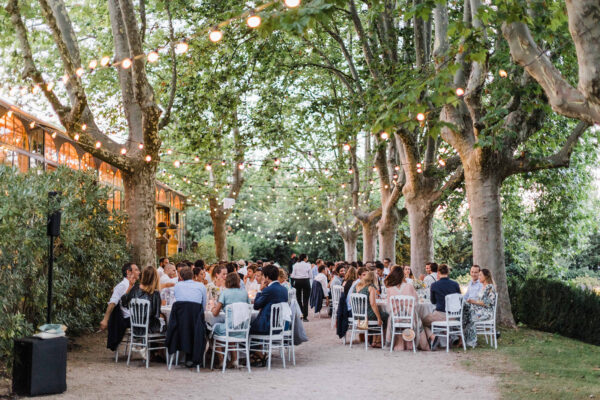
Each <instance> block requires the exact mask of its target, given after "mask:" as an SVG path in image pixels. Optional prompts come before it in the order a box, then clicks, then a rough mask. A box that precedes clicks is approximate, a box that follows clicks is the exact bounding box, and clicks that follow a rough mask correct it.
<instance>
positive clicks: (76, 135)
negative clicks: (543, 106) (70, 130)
mask: <svg viewBox="0 0 600 400" xmlns="http://www.w3.org/2000/svg"><path fill="white" fill-rule="evenodd" d="M73 139H75V141H77V140H79V133H76V134H75V135H74V136H73Z"/></svg>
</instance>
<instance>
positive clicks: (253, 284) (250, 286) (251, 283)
mask: <svg viewBox="0 0 600 400" xmlns="http://www.w3.org/2000/svg"><path fill="white" fill-rule="evenodd" d="M245 285H246V291H247V292H250V291H251V290H256V291H257V292H258V291H259V290H260V285H259V284H258V282H257V281H256V279H253V280H247V281H246V284H245Z"/></svg>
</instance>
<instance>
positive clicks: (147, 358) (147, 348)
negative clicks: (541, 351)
mask: <svg viewBox="0 0 600 400" xmlns="http://www.w3.org/2000/svg"><path fill="white" fill-rule="evenodd" d="M149 348H150V345H149V344H148V340H146V368H148V367H150V349H149Z"/></svg>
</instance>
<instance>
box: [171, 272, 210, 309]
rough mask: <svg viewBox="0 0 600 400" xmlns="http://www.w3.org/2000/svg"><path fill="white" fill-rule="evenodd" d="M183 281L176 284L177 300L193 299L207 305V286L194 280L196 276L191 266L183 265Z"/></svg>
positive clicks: (181, 275) (194, 301)
mask: <svg viewBox="0 0 600 400" xmlns="http://www.w3.org/2000/svg"><path fill="white" fill-rule="evenodd" d="M179 274H180V277H181V279H182V280H181V281H180V282H177V284H176V285H175V301H191V302H193V303H200V304H202V305H203V306H204V307H206V287H205V286H204V285H203V284H202V283H200V282H196V281H193V280H192V278H193V276H194V274H193V272H192V270H191V269H190V267H183V268H181V270H180V271H179Z"/></svg>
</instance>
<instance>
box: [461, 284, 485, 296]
mask: <svg viewBox="0 0 600 400" xmlns="http://www.w3.org/2000/svg"><path fill="white" fill-rule="evenodd" d="M481 289H483V284H482V283H481V282H479V281H475V282H473V281H472V280H471V281H469V286H468V287H467V292H466V293H465V299H477V298H479V292H480V291H481Z"/></svg>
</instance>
